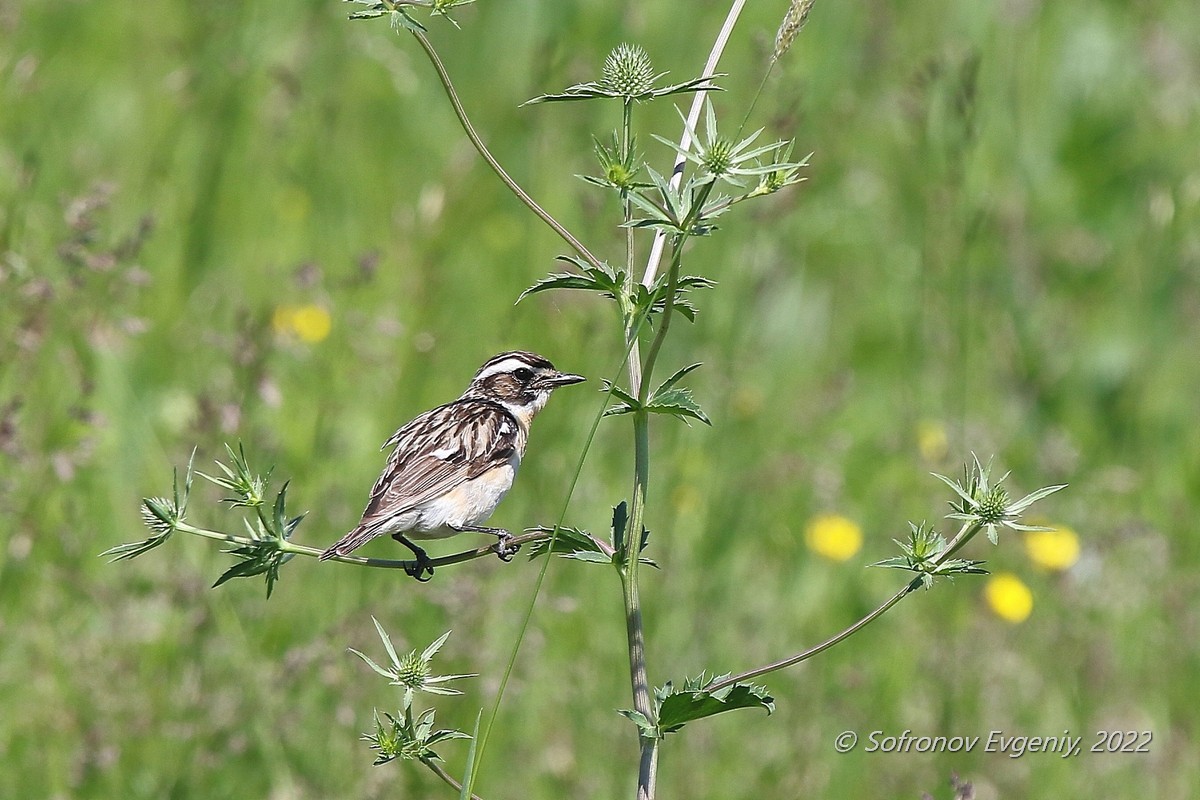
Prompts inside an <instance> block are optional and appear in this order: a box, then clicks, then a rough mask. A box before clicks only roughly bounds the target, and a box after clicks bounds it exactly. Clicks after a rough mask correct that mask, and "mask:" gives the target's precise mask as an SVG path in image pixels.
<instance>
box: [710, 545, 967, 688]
mask: <svg viewBox="0 0 1200 800" xmlns="http://www.w3.org/2000/svg"><path fill="white" fill-rule="evenodd" d="M981 530H983V525H982V524H980V523H974V524H966V525H963V527H962V528H961V529H960V530H959V532H958V534H957V535H956V536H955V537H954V538H953V539H952V540H951V541H950V543H949V544H947V545H946V549H945V550H943V551H942V553H941V555H939V556H938V557H937V558H936V559H934V562H933V563H934V566H940V565H942V564H943V563H945V561H946V560H947V559H949V558H950V557H951V556H952V555H954V553H955V552H957V551H958V550H960V549H961V548H962V547H963V546H964V545H966V544H967V542H969V541H971V539H972V538H974V537H975V534H977V533H979V531H981ZM923 585H924V583H923V581H922V577H921V576H920V575H918V576H917V577H915V578H913V579H912V580H911V581H909V582H908V583H907V584H905V585H904V587H903V588H901V589H900V591H898V592H896V593H895V594H894V595H892V596H891V597H890V598H888V600H887V601H886V602H884V603H883V605H881V606H879V608H877V609H875V610H874V611H872V612H871V613H870V614H867V615H866V616H865V617H863V618H862V619H860V620H859V621H858V622H856V623H854V624H853V625H851V626H850V627H849V628H846V629H845V630H844V631H842V632H841V633H839V634H837V635H835V636H832V637H830V638H828V639H826V640H825V641H823V642H821V643H820V644H818V645H816V646H815V647H810V648H809V649H807V650H805V651H803V652H800V653H797V654H795V655H792V656H788V657H787V658H783V659H780V660H779V661H773V662H771V663H770V664H766V665H764V666H761V667H757V668H755V669H751V670H747V671H745V672H740V673H738V674H737V675H732V676H730V677H728V678H724V679H722V680H719V681H713V682H712V683H710V684H708V685H707V686H705V687H704V689H705V691H708V692H716V691H719V690H721V689H724V688H726V687H728V686H732V685H734V684H735V683H743V682H745V681H748V680H752V679H754V678H757V677H759V676H761V675H766V674H768V673H771V672H778V671H779V670H781V669H787V668H788V667H794V666H795V665H797V664H799V663H800V662H802V661H807V660H808V659H810V658H812V657H813V656H815V655H817V654H818V653H823V652H825V651H826V650H828V649H829V648H831V647H833V646H834V645H835V644H837V643H838V642H841V641H843V640H844V639H847V638H849V637H850V636H853V635H854V634H855V633H858V631H860V630H862V629H863V628H865V627H866V626H867V625H870V624H871V623H872V622H874V621H875V620H876V619H878V618H879V617H881V616H883V614H884V613H886V612H887V611H888V610H889V609H890V608H891V607H892V606H894V605H896V604H897V603H899V602H900V601H901V600H903V599H904V598H905V597H907V596H908V595H909V594H911V593H913V592H915V591H916V590H917V589H920V588H921V587H922V586H923Z"/></svg>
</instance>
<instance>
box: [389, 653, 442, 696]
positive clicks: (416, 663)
mask: <svg viewBox="0 0 1200 800" xmlns="http://www.w3.org/2000/svg"><path fill="white" fill-rule="evenodd" d="M432 670H433V665H432V664H430V663H429V661H428V660H426V659H424V658H421V656H420V655H418V654H417V651H416V650H413V651H412V652H411V653H409V654H408V655H406V656H403V657H401V659H400V662H399V663H398V664H396V678H395V683H398V684H399V685H401V686H406V687H408V688H409V689H413V690H419V689H421V688H422V687H424V686H425V681H426V680H428V679H429V673H430V672H432Z"/></svg>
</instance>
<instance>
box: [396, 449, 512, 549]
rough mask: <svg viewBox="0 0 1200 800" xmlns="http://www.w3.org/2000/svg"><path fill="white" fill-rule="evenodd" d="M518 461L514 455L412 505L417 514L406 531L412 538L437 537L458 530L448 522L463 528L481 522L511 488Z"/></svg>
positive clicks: (450, 534) (448, 534) (452, 533)
mask: <svg viewBox="0 0 1200 800" xmlns="http://www.w3.org/2000/svg"><path fill="white" fill-rule="evenodd" d="M520 464H521V459H520V457H519V456H516V455H514V456H513V457H512V458H511V459H509V461H508V463H506V464H504V465H503V466H500V467H496V468H495V469H492V470H489V471H488V472H485V473H484V474H482V475H480V476H479V477H478V478H474V479H473V480H469V481H466V482H464V483H461V484H459V485H458V486H457V487H455V488H454V489H451V490H450V491H449V492H447V493H446V494H444V495H442V496H441V497H437V498H435V499H433V500H430V501H429V502H427V503H423V504H422V505H421V506H420V507H419V508H417V509H414V511H416V512H417V513H418V514H419V518H418V519H417V520H416V523H415V525H413V528H412V532H411V533H410V534H408V535H409V536H410V537H411V538H413V539H441V538H445V537H447V536H453V535H454V534H456V533H457V532H458V531H455V530H453V529H451V528H450V527H448V526H451V525H453V526H455V527H457V528H465V527H470V526H472V525H479V524H481V523H483V522H484V521H485V520H486V519H487V518H488V517H490V516H491V515H492V512H493V511H495V510H496V506H497V505H499V504H500V501H501V500H502V499H503V498H504V495H505V494H506V493H507V492H508V490H509V489H510V488H512V485H513V480H514V479H515V478H516V476H517V467H519V466H520Z"/></svg>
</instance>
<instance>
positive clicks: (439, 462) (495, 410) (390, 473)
mask: <svg viewBox="0 0 1200 800" xmlns="http://www.w3.org/2000/svg"><path fill="white" fill-rule="evenodd" d="M522 436H523V434H522V433H521V428H520V426H519V425H518V424H517V421H516V419H514V418H513V416H512V414H510V413H509V412H508V411H506V410H505V409H504V408H503V407H502V406H500V405H497V404H495V403H489V402H487V401H482V400H456V401H455V402H453V403H448V404H446V405H444V406H439V407H437V408H435V409H433V410H432V411H427V412H425V413H424V414H422V415H420V416H419V417H417V418H416V419H414V420H413V421H412V422H409V423H408V424H407V425H405V426H404V427H402V428H401V429H400V430H398V431H396V433H395V434H394V435H393V436H392V438H390V439H388V441H387V444H385V445H384V447H387V446H388V445H389V444H394V445H395V446H396V449H395V450H393V451H392V455H391V457H390V458H389V459H388V463H387V466H386V467H385V468H384V470H383V474H382V475H380V476H379V480H377V481H376V482H375V487H374V488H373V489H372V490H371V499H370V501H369V502H368V503H367V509H366V511H364V512H363V518H362V522H361V523H359V527H369V526H371V525H372V524H373V523H375V522H377V521H382V520H385V519H387V518H389V517H391V516H393V515H395V514H402V513H404V512H406V511H408V510H410V509H412V508H414V507H416V506H419V505H421V504H422V503H424V502H426V501H428V500H431V499H433V498H435V497H438V496H439V495H442V494H445V493H446V492H448V491H450V490H451V489H453V488H454V487H456V486H458V485H459V484H460V483H462V482H463V481H466V480H469V479H470V478H474V477H476V476H478V475H481V474H482V473H484V472H487V471H488V470H489V469H492V468H493V467H497V466H500V465H502V464H504V463H505V462H506V461H508V459H509V458H511V457H512V455H513V453H515V452H519V451H520V449H521V437H522Z"/></svg>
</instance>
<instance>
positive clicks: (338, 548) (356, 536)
mask: <svg viewBox="0 0 1200 800" xmlns="http://www.w3.org/2000/svg"><path fill="white" fill-rule="evenodd" d="M378 535H379V531H377V530H373V529H372V528H366V527H363V526H362V525H359V526H358V527H357V528H355V529H354V530H352V531H350V532H349V533H347V534H346V535H345V536H343V537H342V538H340V539H338V540H337V541H336V542H334V543H333V544H331V545H330V546H329V548H328V549H327V550H326V551H325V552H324V553H321V555H320V560H321V561H328V560H329V559H331V558H334V557H335V556H345V555H349V554H350V553H351V551H354V550H357V549H358V548H360V547H362V546H363V545H364V544H366V543H367V542H369V541H371V540H372V539H374V538H375V537H376V536H378Z"/></svg>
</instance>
